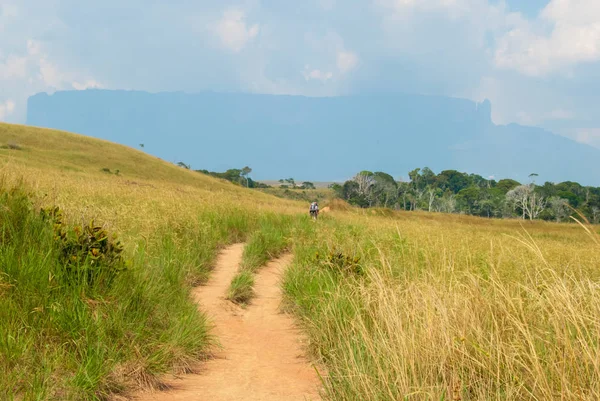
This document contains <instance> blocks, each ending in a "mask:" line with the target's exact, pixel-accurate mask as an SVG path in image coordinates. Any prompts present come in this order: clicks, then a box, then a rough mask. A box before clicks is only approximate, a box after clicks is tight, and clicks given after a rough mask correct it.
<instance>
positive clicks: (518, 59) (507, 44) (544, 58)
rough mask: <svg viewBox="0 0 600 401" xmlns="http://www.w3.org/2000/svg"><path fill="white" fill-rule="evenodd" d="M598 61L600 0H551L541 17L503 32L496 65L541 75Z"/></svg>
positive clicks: (599, 53) (599, 57)
mask: <svg viewBox="0 0 600 401" xmlns="http://www.w3.org/2000/svg"><path fill="white" fill-rule="evenodd" d="M598 60H600V2H599V1H598V0H551V1H550V3H549V4H548V5H547V6H546V7H545V8H544V10H543V11H542V12H541V14H540V17H539V18H538V19H537V20H535V21H532V22H531V23H528V24H524V25H523V26H520V27H515V28H514V29H511V30H510V31H509V32H507V33H506V34H505V35H503V36H502V37H501V38H500V40H499V42H498V46H497V49H496V52H495V57H494V61H495V65H496V66H497V67H498V68H502V69H511V70H516V71H518V72H520V73H522V74H525V75H529V76H544V75H548V74H550V73H553V72H557V71H560V70H566V69H568V68H569V67H572V66H575V65H577V64H580V63H586V62H592V61H598Z"/></svg>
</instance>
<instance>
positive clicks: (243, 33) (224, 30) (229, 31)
mask: <svg viewBox="0 0 600 401" xmlns="http://www.w3.org/2000/svg"><path fill="white" fill-rule="evenodd" d="M259 29H260V26H259V25H258V24H254V25H251V26H248V25H247V24H246V14H245V12H244V11H242V10H240V9H237V8H230V9H228V10H226V11H225V12H224V13H223V17H222V18H221V19H220V20H219V21H218V22H217V24H216V26H214V28H213V30H214V32H215V33H216V34H217V36H218V37H219V39H220V40H221V44H222V45H223V46H224V47H225V48H227V49H229V50H231V51H233V52H236V53H237V52H239V51H241V50H242V49H243V48H244V47H245V46H246V44H247V43H248V42H250V41H251V40H253V39H254V38H255V37H256V36H257V35H258V32H259Z"/></svg>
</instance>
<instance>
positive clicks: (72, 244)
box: [40, 207, 126, 286]
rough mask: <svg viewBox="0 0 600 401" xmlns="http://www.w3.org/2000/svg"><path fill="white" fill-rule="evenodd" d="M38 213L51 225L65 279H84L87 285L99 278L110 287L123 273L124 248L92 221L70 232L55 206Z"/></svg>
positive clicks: (60, 212)
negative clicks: (65, 275) (50, 222)
mask: <svg viewBox="0 0 600 401" xmlns="http://www.w3.org/2000/svg"><path fill="white" fill-rule="evenodd" d="M40 213H41V215H42V217H43V218H44V219H45V220H50V221H52V223H53V227H54V240H55V243H56V245H57V247H58V250H59V259H60V262H61V263H62V264H63V266H64V268H65V271H66V273H67V276H68V277H70V278H71V279H77V280H80V279H83V280H84V281H85V283H86V284H87V285H90V286H91V285H93V284H94V283H95V281H96V279H98V278H99V277H102V278H103V280H104V281H105V283H107V284H110V283H111V282H112V280H113V279H114V278H115V277H116V275H117V274H119V273H120V272H121V271H123V270H125V267H126V262H125V260H124V259H123V255H122V253H123V245H122V244H121V242H120V241H118V240H117V239H116V236H115V235H110V234H109V233H108V232H107V231H106V230H105V229H104V228H103V227H102V226H98V225H96V224H94V221H93V220H92V221H90V223H89V224H88V225H87V226H85V227H75V228H74V229H69V228H68V227H67V226H66V225H65V224H64V222H63V214H62V211H61V210H60V209H59V208H58V207H53V208H46V209H42V210H41V212H40Z"/></svg>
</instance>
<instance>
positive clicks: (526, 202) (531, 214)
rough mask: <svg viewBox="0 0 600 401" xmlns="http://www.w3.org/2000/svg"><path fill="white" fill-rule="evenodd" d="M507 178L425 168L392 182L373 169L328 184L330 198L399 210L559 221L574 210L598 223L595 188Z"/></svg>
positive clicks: (599, 191)
mask: <svg viewBox="0 0 600 401" xmlns="http://www.w3.org/2000/svg"><path fill="white" fill-rule="evenodd" d="M536 176H537V174H535V173H533V174H531V175H530V176H529V178H530V182H528V183H520V182H518V181H515V180H512V179H501V180H499V181H496V180H495V179H486V178H484V177H482V176H480V175H477V174H467V173H462V172H459V171H456V170H444V171H442V172H440V173H439V174H435V173H434V172H433V171H432V170H431V169H430V168H428V167H425V168H422V169H421V168H417V169H414V170H412V171H411V172H410V173H409V178H410V181H396V180H395V179H394V178H393V177H392V176H391V175H389V174H387V173H384V172H381V171H377V172H371V171H361V172H360V173H358V174H356V175H355V176H354V177H353V178H352V179H351V180H348V181H346V182H344V183H343V184H333V185H331V188H332V189H333V190H334V191H335V193H336V196H338V197H339V198H341V199H344V200H346V201H347V202H349V203H350V204H352V205H355V206H359V207H363V208H368V207H386V208H393V209H399V210H427V211H430V212H434V211H435V212H444V213H463V214H469V215H474V216H482V217H489V218H492V217H494V218H511V217H513V218H514V217H518V218H522V219H529V220H533V219H543V220H549V221H559V222H560V221H565V220H568V219H569V217H570V216H571V215H572V214H573V213H574V209H576V210H578V211H579V212H581V213H583V214H584V215H585V216H586V218H587V219H588V220H589V221H590V222H592V223H600V188H598V187H590V186H583V185H581V184H579V183H577V182H572V181H567V182H561V183H558V184H555V183H552V182H545V183H544V184H543V185H536V184H535V177H536Z"/></svg>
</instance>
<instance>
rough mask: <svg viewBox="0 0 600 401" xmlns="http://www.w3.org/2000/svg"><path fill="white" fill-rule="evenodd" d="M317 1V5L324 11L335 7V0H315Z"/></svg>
mask: <svg viewBox="0 0 600 401" xmlns="http://www.w3.org/2000/svg"><path fill="white" fill-rule="evenodd" d="M317 1H318V3H319V6H320V7H321V8H322V9H323V10H325V11H330V10H333V9H334V8H335V3H336V0H317Z"/></svg>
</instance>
